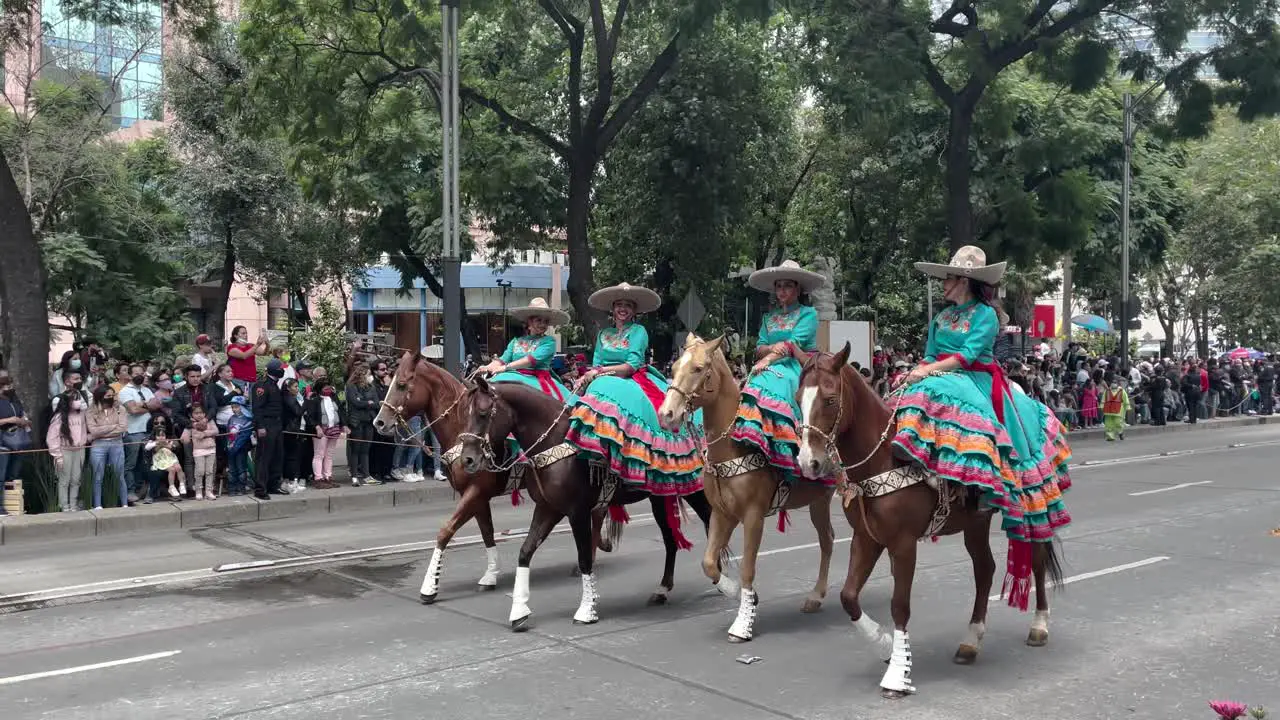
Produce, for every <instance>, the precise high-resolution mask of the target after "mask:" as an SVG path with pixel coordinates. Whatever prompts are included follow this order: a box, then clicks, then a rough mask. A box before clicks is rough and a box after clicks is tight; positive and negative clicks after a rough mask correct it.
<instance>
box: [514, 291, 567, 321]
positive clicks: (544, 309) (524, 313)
mask: <svg viewBox="0 0 1280 720" xmlns="http://www.w3.org/2000/svg"><path fill="white" fill-rule="evenodd" d="M508 312H509V313H510V315H511V317H513V318H515V319H517V320H520V321H522V322H523V321H525V320H528V319H529V318H531V317H544V318H546V319H547V324H548V325H564V324H565V323H567V322H569V313H567V312H565V311H563V310H556V309H555V308H553V307H550V306H549V305H547V301H546V300H543V299H542V298H540V297H536V298H534V299H532V300H530V301H529V304H528V305H527V306H525V307H518V308H512V309H511V310H509V311H508Z"/></svg>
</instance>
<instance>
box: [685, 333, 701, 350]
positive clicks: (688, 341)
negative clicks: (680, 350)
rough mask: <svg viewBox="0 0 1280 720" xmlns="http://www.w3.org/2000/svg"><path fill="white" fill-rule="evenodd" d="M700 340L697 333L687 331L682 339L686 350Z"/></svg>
mask: <svg viewBox="0 0 1280 720" xmlns="http://www.w3.org/2000/svg"><path fill="white" fill-rule="evenodd" d="M700 342H702V338H700V337H698V336H697V335H694V334H693V333H689V334H688V335H687V336H686V337H685V339H684V348H685V350H688V349H689V348H691V347H693V346H694V345H697V344H698V343H700Z"/></svg>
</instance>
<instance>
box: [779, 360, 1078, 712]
mask: <svg viewBox="0 0 1280 720" xmlns="http://www.w3.org/2000/svg"><path fill="white" fill-rule="evenodd" d="M848 361H849V345H848V343H846V344H845V347H844V349H843V350H842V351H840V352H839V353H836V354H835V355H828V354H824V355H817V354H815V355H814V356H812V357H810V358H809V361H808V362H807V363H806V364H805V366H804V370H803V371H802V373H801V375H800V387H799V390H798V391H797V393H796V399H797V402H798V403H799V405H800V409H801V415H802V419H803V421H802V425H801V428H800V430H801V440H800V456H799V465H800V467H801V469H802V470H803V471H804V472H805V473H806V474H809V475H811V476H817V475H829V474H830V473H832V472H839V471H840V470H842V469H843V470H844V475H845V479H844V483H847V484H844V483H842V487H841V488H840V489H841V494H842V495H843V496H844V498H845V500H844V512H845V517H846V518H847V519H848V521H849V525H850V526H852V527H853V542H852V545H851V548H850V552H849V575H848V577H847V578H846V579H845V583H844V588H843V589H842V590H841V591H840V602H841V604H842V605H844V609H845V611H846V612H848V613H849V618H850V619H851V620H852V621H853V623H854V627H855V628H857V630H858V631H859V633H860V634H861V635H862V636H863V637H864V638H866V639H868V640H870V641H871V642H872V643H874V644H875V645H876V646H877V648H878V649H879V650H880V651H881V653H882V659H887V660H888V661H889V668H888V669H887V670H886V671H885V674H884V678H883V679H882V680H881V681H880V688H881V694H883V695H884V696H885V697H887V698H901V697H904V696H906V695H908V694H910V693H912V692H915V688H914V687H913V686H912V685H911V646H910V641H909V638H908V636H907V622H908V621H909V620H910V619H911V584H912V581H913V580H914V578H915V571H916V548H917V547H918V541H920V540H921V539H923V538H924V537H926V536H939V535H951V534H955V533H963V535H964V546H965V549H966V550H968V551H969V557H970V558H972V560H973V577H974V583H975V585H976V586H977V593H976V595H975V597H974V600H973V613H972V614H971V616H970V618H969V627H968V630H967V632H966V634H965V637H964V640H963V641H961V643H960V647H959V649H958V650H956V654H955V658H954V660H955V662H957V663H959V664H965V665H967V664H971V663H973V662H974V661H975V660H976V659H977V657H978V652H979V650H980V649H981V647H982V637H983V634H984V633H985V632H986V622H987V598H988V596H989V595H990V594H991V583H992V576H993V574H994V573H995V570H996V562H995V559H994V558H993V557H992V554H991V541H990V537H989V534H990V528H991V517H992V515H993V514H994V510H991V509H989V508H985V507H982V506H981V505H980V503H979V502H978V500H977V497H976V495H974V494H971V493H969V492H967V491H966V490H965V489H964V488H962V487H960V486H958V485H956V486H953V485H952V484H951V483H947V482H941V483H940V482H939V480H938V479H937V478H935V477H933V476H929V475H927V474H926V473H924V472H923V471H922V470H920V469H918V466H914V465H911V464H909V463H907V462H905V461H903V460H901V459H899V458H898V457H897V456H895V454H894V453H893V450H892V446H891V445H890V443H889V442H887V440H888V438H889V437H890V436H891V432H892V431H893V428H894V413H893V411H891V410H890V409H889V407H888V406H886V405H885V403H884V402H883V401H882V400H881V399H880V398H879V397H878V396H877V395H876V394H875V392H873V391H872V389H871V387H870V386H868V385H867V383H866V381H865V380H863V378H862V375H860V374H859V373H858V372H857V371H855V370H854V369H853V368H852V367H850V366H849V364H848ZM848 463H851V464H848ZM1034 545H1035V548H1034V552H1033V553H1032V569H1033V572H1034V574H1035V583H1036V613H1035V619H1034V620H1033V621H1032V624H1031V633H1030V635H1029V636H1028V637H1027V644H1028V645H1032V646H1043V645H1044V644H1046V643H1047V642H1048V640H1049V627H1048V620H1049V595H1048V593H1047V592H1046V587H1045V575H1046V573H1047V574H1048V575H1049V576H1050V578H1051V579H1052V581H1053V582H1054V584H1060V583H1061V577H1062V574H1061V567H1060V565H1059V562H1058V557H1057V554H1056V553H1055V551H1054V547H1053V545H1052V544H1051V543H1034ZM886 549H887V550H888V551H889V560H890V568H891V570H892V573H893V599H892V601H891V602H890V612H891V614H892V616H893V626H894V632H893V636H892V637H890V636H889V635H888V634H887V633H885V632H884V631H883V630H882V629H881V627H880V625H879V624H877V623H876V622H875V621H874V620H872V619H871V618H870V617H868V616H867V615H866V614H865V613H863V612H862V607H861V605H859V602H858V596H859V594H860V593H861V592H862V587H863V585H865V584H866V582H867V578H868V577H869V576H870V575H871V571H872V570H873V569H874V568H875V565H876V561H877V560H879V558H880V554H881V553H882V552H884V551H885V550H886Z"/></svg>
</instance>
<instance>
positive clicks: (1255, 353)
mask: <svg viewBox="0 0 1280 720" xmlns="http://www.w3.org/2000/svg"><path fill="white" fill-rule="evenodd" d="M1227 357H1228V358H1230V359H1232V360H1257V359H1259V358H1263V357H1266V353H1263V352H1262V351H1260V350H1254V349H1253V348H1243V347H1238V348H1236V349H1235V350H1232V351H1231V352H1229V353H1227Z"/></svg>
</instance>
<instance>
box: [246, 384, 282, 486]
mask: <svg viewBox="0 0 1280 720" xmlns="http://www.w3.org/2000/svg"><path fill="white" fill-rule="evenodd" d="M283 378H284V363H282V362H280V361H279V360H275V359H273V360H271V362H269V363H267V379H265V380H260V381H258V382H257V383H255V384H254V386H253V422H254V426H255V427H256V428H257V433H258V447H257V449H256V451H255V452H256V454H255V455H254V458H253V462H254V465H255V473H254V487H253V496H254V497H256V498H258V499H259V500H269V499H271V495H272V494H274V495H285V494H287V493H285V492H284V490H283V489H282V488H281V487H280V482H281V480H283V478H284V391H283V390H281V389H280V381H281V380H282V379H283Z"/></svg>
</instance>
